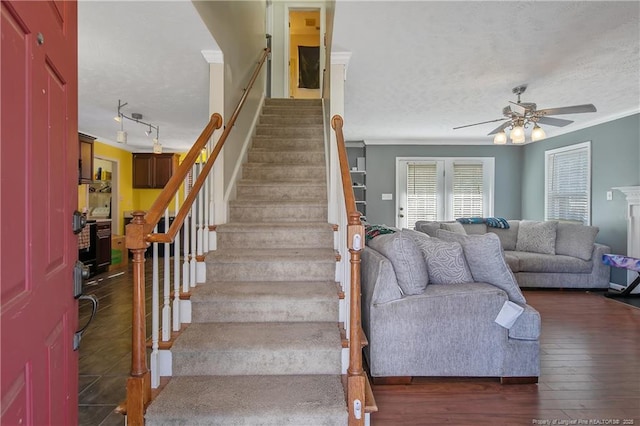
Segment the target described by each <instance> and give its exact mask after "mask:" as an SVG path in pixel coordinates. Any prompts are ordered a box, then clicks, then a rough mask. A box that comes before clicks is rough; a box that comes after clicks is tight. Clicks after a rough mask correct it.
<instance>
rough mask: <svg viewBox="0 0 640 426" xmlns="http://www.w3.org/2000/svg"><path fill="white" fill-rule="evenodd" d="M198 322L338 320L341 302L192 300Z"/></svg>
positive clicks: (195, 319)
mask: <svg viewBox="0 0 640 426" xmlns="http://www.w3.org/2000/svg"><path fill="white" fill-rule="evenodd" d="M191 309H192V312H193V318H194V322H198V323H210V322H273V321H275V322H286V321H297V322H314V321H319V322H337V321H338V303H337V300H332V301H317V302H316V301H307V302H300V301H287V300H284V301H283V300H278V301H273V300H269V301H268V302H261V301H259V300H254V301H252V300H241V301H232V302H230V301H220V302H203V303H199V302H194V301H192V302H191Z"/></svg>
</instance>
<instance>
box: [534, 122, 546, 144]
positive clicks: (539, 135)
mask: <svg viewBox="0 0 640 426" xmlns="http://www.w3.org/2000/svg"><path fill="white" fill-rule="evenodd" d="M546 137H547V134H546V133H545V132H544V130H543V129H542V127H540V126H538V124H537V123H536V124H535V125H534V126H533V130H532V131H531V140H532V141H534V142H536V141H539V140H542V139H544V138H546Z"/></svg>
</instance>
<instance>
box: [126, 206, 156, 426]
mask: <svg viewBox="0 0 640 426" xmlns="http://www.w3.org/2000/svg"><path fill="white" fill-rule="evenodd" d="M144 215H145V212H143V211H135V212H133V220H132V221H131V222H130V223H129V224H128V225H127V226H126V231H125V241H126V245H127V248H128V249H129V250H131V252H132V253H133V262H132V263H133V315H132V332H131V334H132V336H131V373H130V375H129V379H128V380H127V424H128V425H133V426H137V425H140V426H141V425H144V411H145V408H146V406H147V404H148V403H149V401H150V400H151V381H150V375H149V369H148V368H147V351H146V345H145V339H146V334H147V333H146V323H145V317H146V313H145V279H144V277H145V273H144V263H145V259H144V253H145V251H146V249H147V247H149V243H148V242H147V241H146V232H145V227H146V224H147V222H146V220H145V218H144Z"/></svg>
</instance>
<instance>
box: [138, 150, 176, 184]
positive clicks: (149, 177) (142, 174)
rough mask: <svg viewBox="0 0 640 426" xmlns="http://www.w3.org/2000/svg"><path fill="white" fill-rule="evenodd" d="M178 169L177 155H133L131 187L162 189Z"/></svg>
mask: <svg viewBox="0 0 640 426" xmlns="http://www.w3.org/2000/svg"><path fill="white" fill-rule="evenodd" d="M177 167H178V155H177V154H149V153H134V154H133V187H134V188H164V186H165V185H166V184H167V182H169V178H170V177H171V176H172V175H173V172H174V171H175V170H176V168H177Z"/></svg>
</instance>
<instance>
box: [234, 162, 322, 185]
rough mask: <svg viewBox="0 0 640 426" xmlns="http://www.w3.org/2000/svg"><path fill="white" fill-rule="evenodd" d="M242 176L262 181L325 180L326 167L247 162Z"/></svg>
mask: <svg viewBox="0 0 640 426" xmlns="http://www.w3.org/2000/svg"><path fill="white" fill-rule="evenodd" d="M242 177H243V178H244V179H255V180H261V181H265V180H266V181H268V180H297V179H312V180H317V181H318V182H324V181H325V168H324V167H316V166H300V165H292V164H287V165H273V164H270V165H265V164H262V163H247V164H245V165H244V166H243V169H242Z"/></svg>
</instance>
